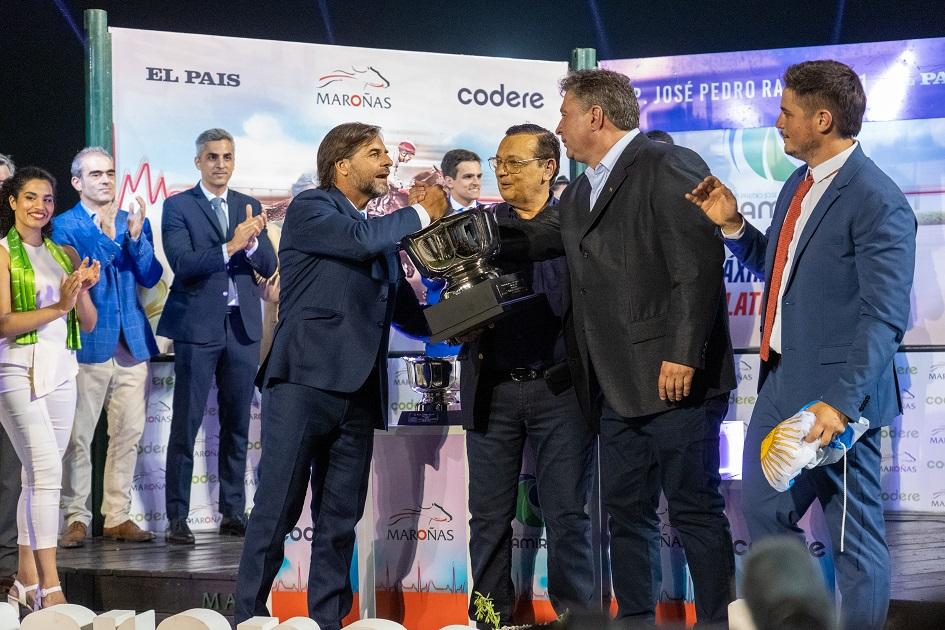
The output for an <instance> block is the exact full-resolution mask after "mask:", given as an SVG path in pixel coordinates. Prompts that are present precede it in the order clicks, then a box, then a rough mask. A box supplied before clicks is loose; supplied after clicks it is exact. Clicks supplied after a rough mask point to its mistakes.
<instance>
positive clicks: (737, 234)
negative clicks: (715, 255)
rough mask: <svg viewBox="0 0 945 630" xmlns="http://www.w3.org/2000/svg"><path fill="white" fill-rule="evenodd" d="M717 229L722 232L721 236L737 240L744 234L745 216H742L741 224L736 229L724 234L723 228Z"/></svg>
mask: <svg viewBox="0 0 945 630" xmlns="http://www.w3.org/2000/svg"><path fill="white" fill-rule="evenodd" d="M719 231H720V232H722V238H724V239H728V240H730V241H737V240H738V239H740V238H741V237H743V236H745V217H742V224H741V225H740V226H738V229H737V230H735V231H734V232H732V233H731V234H726V233H725V230H723V229H721V228H719Z"/></svg>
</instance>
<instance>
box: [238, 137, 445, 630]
mask: <svg viewBox="0 0 945 630" xmlns="http://www.w3.org/2000/svg"><path fill="white" fill-rule="evenodd" d="M317 162H318V180H319V182H320V183H319V187H318V189H316V190H307V191H305V192H303V193H301V194H299V195H298V196H297V197H296V198H295V199H294V200H293V201H292V204H291V205H290V206H289V208H288V209H287V210H286V219H285V223H284V225H283V230H282V239H281V245H280V248H279V263H280V269H281V276H282V279H281V287H280V296H279V297H280V311H279V321H278V323H277V324H276V330H275V332H274V333H273V341H272V350H271V351H270V353H269V356H268V357H267V358H266V360H265V361H264V362H263V365H262V367H261V368H260V371H259V375H258V376H257V379H256V382H257V385H259V387H260V389H261V390H262V413H263V418H262V457H261V459H260V462H259V486H258V487H257V490H256V504H255V507H254V509H253V512H252V515H251V517H250V520H249V526H248V529H247V534H246V545H245V546H244V548H243V556H242V558H241V560H240V568H239V576H238V578H237V584H236V613H235V616H236V622H237V623H240V622H242V621H244V620H246V619H249V618H250V617H253V616H254V615H264V616H268V615H269V612H268V611H267V609H266V599H267V597H268V595H269V590H270V589H271V587H272V582H273V580H274V579H275V576H276V573H277V572H278V570H279V567H280V566H281V564H282V559H283V551H284V543H285V536H286V534H288V533H289V531H290V530H291V529H292V527H294V526H295V524H296V522H297V521H298V518H299V515H300V514H301V512H302V506H303V503H304V501H305V494H306V490H307V488H308V485H309V479H311V486H312V505H311V509H312V523H313V528H314V532H313V537H312V560H311V566H310V569H309V576H310V577H309V584H308V612H309V616H310V617H311V618H312V619H314V620H315V621H317V622H318V624H319V627H321V628H322V630H339V629H340V628H341V620H342V619H343V618H344V617H345V615H347V614H348V611H349V610H350V609H351V603H352V593H351V583H350V580H349V567H350V566H351V560H352V555H353V552H354V538H355V535H354V527H355V525H356V524H357V522H358V520H360V518H361V514H362V512H363V510H364V501H365V497H366V494H367V481H368V472H369V470H370V462H371V453H372V449H373V437H374V429H375V428H378V429H383V428H385V426H386V422H385V409H386V407H387V345H388V339H389V335H390V324H391V321H394V322H395V323H397V324H398V325H399V326H400V327H402V328H403V329H404V331H405V332H407V333H409V334H414V335H421V334H429V330H428V329H427V327H426V323H425V321H424V318H423V316H422V313H421V311H420V307H419V304H418V302H417V298H416V296H415V294H414V292H413V291H412V290H411V288H410V286H409V285H408V284H407V281H406V279H405V278H404V273H403V270H402V268H401V266H400V259H399V257H398V254H397V244H398V242H399V241H400V240H401V239H402V238H403V237H404V236H406V235H407V234H411V233H413V232H416V231H417V230H420V229H421V228H423V227H426V226H427V225H429V223H430V222H431V221H434V220H436V219H438V218H440V217H441V216H443V214H444V213H445V212H446V209H447V201H446V195H445V193H444V192H443V190H442V189H441V188H440V187H439V186H432V187H423V186H419V187H417V189H415V190H413V191H412V195H411V198H412V199H413V198H416V199H422V201H423V205H419V204H416V205H413V206H408V207H404V208H401V209H399V210H395V211H394V212H391V213H389V214H386V215H383V216H378V217H372V218H371V219H370V220H368V219H367V218H366V213H365V211H364V208H365V207H366V206H367V203H368V202H369V201H370V200H371V199H375V198H377V197H380V196H382V195H385V194H386V193H387V192H388V183H387V182H388V175H389V174H390V168H391V165H392V162H391V159H390V156H389V155H388V154H387V149H386V148H385V147H384V139H383V138H382V137H381V133H380V128H378V127H375V126H373V125H365V124H362V123H345V124H342V125H338V126H337V127H335V128H334V129H332V130H331V131H329V132H328V134H327V135H326V136H325V138H324V140H322V143H321V145H320V146H319V148H318V158H317Z"/></svg>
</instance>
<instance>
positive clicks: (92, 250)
mask: <svg viewBox="0 0 945 630" xmlns="http://www.w3.org/2000/svg"><path fill="white" fill-rule="evenodd" d="M53 240H54V241H56V242H57V243H59V244H60V245H71V246H72V247H73V248H75V250H76V252H78V254H79V258H86V257H88V259H89V260H90V261H91V260H97V261H99V263H100V264H101V265H102V272H101V277H100V278H99V281H98V283H97V284H96V285H95V286H94V287H92V288H91V290H90V291H89V293H90V294H91V296H92V302H94V303H95V308H96V309H97V310H98V322H97V323H96V324H95V330H93V331H92V332H88V333H87V332H83V333H82V347H81V348H80V349H79V352H78V359H79V362H80V363H102V362H104V361H108V360H109V359H111V358H112V357H113V356H114V355H115V348H116V346H117V345H118V339H119V336H122V337H124V339H125V344H126V345H127V346H128V350H129V351H130V352H131V354H132V356H134V358H135V359H137V360H138V361H147V360H148V359H150V358H151V356H152V355H154V354H157V352H158V349H157V344H155V342H154V333H152V332H151V324H150V323H148V317H147V315H146V314H145V312H144V309H143V308H142V306H141V302H140V301H139V300H138V285H139V284H140V285H141V286H143V287H145V288H148V289H150V288H151V287H153V286H154V285H156V284H157V283H158V281H159V280H160V279H161V274H162V273H163V272H164V269H163V267H161V263H160V262H159V261H158V259H157V257H156V256H155V255H154V240H153V237H152V236H151V223H150V221H148V220H147V219H145V220H144V226H143V227H142V228H141V234H140V235H139V236H138V240H137V241H135V240H132V238H131V237H130V236H128V213H127V212H125V211H124V210H119V211H118V214H117V215H116V216H115V240H112V239H110V238H108V237H107V236H105V235H104V234H103V233H102V231H101V230H100V229H98V226H96V225H95V222H94V221H93V220H92V217H90V216H89V213H88V211H87V210H86V209H85V207H84V206H83V205H82V204H81V203H77V204H76V205H75V206H74V207H73V208H72V209H71V210H67V211H66V212H63V213H62V214H60V215H59V216H57V217H56V218H55V219H53Z"/></svg>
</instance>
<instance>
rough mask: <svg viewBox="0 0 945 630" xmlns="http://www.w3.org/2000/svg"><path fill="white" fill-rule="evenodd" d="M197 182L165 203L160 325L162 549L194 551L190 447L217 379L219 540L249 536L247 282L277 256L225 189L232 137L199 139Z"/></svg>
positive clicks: (251, 285) (254, 348)
mask: <svg viewBox="0 0 945 630" xmlns="http://www.w3.org/2000/svg"><path fill="white" fill-rule="evenodd" d="M196 145H197V156H196V157H195V158H194V164H195V165H196V166H197V169H198V170H199V171H200V182H199V183H198V184H197V185H196V186H194V187H193V188H191V189H190V190H187V191H184V192H182V193H179V194H177V195H174V196H172V197H169V198H168V199H167V201H165V202H164V212H163V216H162V218H161V234H162V235H163V237H164V253H165V255H166V256H167V261H168V263H170V265H171V269H172V270H173V271H174V282H173V284H172V285H171V291H170V295H169V296H168V298H167V302H166V303H165V304H164V312H163V313H162V314H161V320H160V322H158V329H157V332H158V334H159V335H164V336H165V337H170V338H171V339H173V340H174V377H175V378H174V380H175V386H174V403H173V405H174V417H173V420H172V421H171V435H170V439H169V441H168V445H167V487H166V489H165V498H166V503H167V519H168V530H167V534H166V538H167V541H168V542H170V543H176V544H193V543H194V536H193V534H192V533H191V531H190V527H188V525H187V516H188V514H189V512H190V485H191V478H192V476H193V469H194V442H195V441H196V439H197V429H199V428H200V423H201V422H203V413H204V408H205V406H206V403H207V394H209V392H210V385H211V383H212V381H213V378H214V376H216V380H217V387H218V393H217V401H218V403H219V409H220V454H219V458H220V460H219V476H220V502H219V510H220V514H221V515H222V517H223V520H222V521H221V523H220V533H221V534H230V535H235V536H242V535H244V533H245V531H246V526H245V517H244V512H245V510H246V495H245V492H244V483H245V482H244V478H245V473H246V446H247V443H248V440H249V410H250V405H251V404H252V399H253V375H254V374H255V373H256V368H257V367H258V365H259V338H260V336H261V335H262V307H261V306H260V302H259V289H258V287H257V286H256V280H255V277H254V272H255V273H256V274H258V276H259V277H262V278H268V277H269V276H271V275H272V274H273V273H275V271H276V255H275V252H274V251H273V249H272V244H271V243H270V242H269V238H268V237H267V236H266V216H265V215H264V214H263V213H262V209H261V207H260V205H259V201H257V200H256V199H253V198H252V197H249V196H247V195H244V194H242V193H238V192H236V191H235V190H231V189H229V188H228V184H229V181H230V177H231V176H232V175H233V168H234V166H235V164H236V153H235V149H234V146H233V136H231V135H230V134H229V133H227V132H226V131H224V130H223V129H208V130H207V131H204V132H203V133H201V134H200V135H199V136H198V137H197V141H196Z"/></svg>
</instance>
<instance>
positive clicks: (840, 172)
mask: <svg viewBox="0 0 945 630" xmlns="http://www.w3.org/2000/svg"><path fill="white" fill-rule="evenodd" d="M784 86H785V88H784V93H783V94H782V96H781V113H780V115H779V116H778V120H777V123H776V126H777V128H778V130H779V131H780V132H781V136H782V137H783V139H784V152H785V153H787V154H788V155H790V156H792V157H794V158H797V159H799V160H803V161H804V162H805V164H804V165H803V166H801V167H800V168H798V169H797V170H796V171H795V172H794V174H793V175H791V177H790V178H788V180H787V181H786V182H785V183H784V187H783V188H782V189H781V194H780V195H779V197H778V201H777V204H776V205H775V210H774V217H773V218H772V221H771V227H770V228H768V231H767V232H766V233H764V234H762V233H761V232H760V231H759V230H757V229H756V228H755V227H754V226H752V225H751V224H750V223H748V222H747V221H746V220H745V219H744V217H743V216H742V215H741V214H740V213H739V212H738V207H737V202H736V200H735V196H734V195H733V194H732V193H731V191H730V190H729V189H728V188H726V187H725V186H724V185H723V184H722V183H721V182H720V181H719V180H718V179H716V178H714V177H710V178H707V179H705V180H704V181H703V182H702V183H701V184H700V185H699V186H698V187H697V188H696V189H695V190H693V191H692V194H691V195H689V196H688V197H689V198H690V199H691V200H692V201H693V202H694V203H696V204H698V205H699V206H700V207H701V208H702V209H703V210H704V211H705V213H706V215H707V216H708V217H709V218H710V219H711V220H712V221H714V222H715V223H716V224H717V225H719V226H720V227H721V230H722V235H723V236H724V237H725V243H726V245H728V248H729V249H730V250H731V251H732V253H733V254H735V256H736V257H737V258H738V259H739V260H740V261H741V262H742V263H743V264H744V265H745V266H746V267H748V268H749V269H750V270H751V271H752V273H755V274H757V275H759V276H764V277H765V278H766V282H765V293H764V297H765V299H764V302H763V308H762V312H763V313H764V318H763V322H762V333H761V347H760V354H761V374H760V378H759V381H758V386H759V388H760V390H759V394H758V400H757V402H756V403H755V407H754V409H753V410H752V414H751V424H749V426H748V433H747V435H746V436H745V451H744V465H743V467H742V471H743V481H742V491H743V505H742V510H743V512H744V514H745V520H746V521H747V523H748V530H749V532H750V534H751V537H752V540H754V541H758V540H760V539H762V538H764V537H766V536H771V535H775V534H781V533H790V532H794V533H797V532H799V531H800V530H799V528H798V526H797V521H798V519H800V518H801V517H802V516H803V515H804V513H805V512H807V509H808V507H809V506H810V504H811V503H813V501H814V500H815V499H816V500H818V501H820V503H821V506H822V507H823V510H824V516H825V517H826V519H827V524H828V527H829V530H830V536H831V542H832V543H833V560H834V565H835V566H836V575H837V583H838V585H839V587H840V594H841V595H842V596H843V610H842V615H843V627H845V628H864V629H880V628H882V627H883V626H884V625H885V620H886V612H887V609H888V607H889V580H890V577H889V550H888V548H887V547H886V540H885V521H884V520H883V501H882V497H881V494H882V492H881V490H882V488H881V486H880V461H881V459H882V457H881V453H880V428H881V427H883V426H886V425H888V424H889V423H890V422H891V421H892V419H893V418H895V417H896V416H898V415H900V414H901V413H902V403H901V401H900V397H899V383H898V380H897V377H896V368H895V366H894V364H893V359H894V357H895V354H896V351H897V349H898V348H899V344H900V343H901V342H902V338H903V335H904V334H905V331H906V328H907V326H908V324H909V304H910V293H911V290H912V275H913V271H914V269H915V237H916V229H917V227H916V217H915V214H914V213H913V211H912V209H911V208H910V207H909V203H908V202H907V201H906V198H905V196H904V195H903V194H902V191H900V190H899V187H898V186H897V185H896V184H895V182H893V181H892V179H890V178H889V176H888V175H886V174H885V173H884V172H883V171H881V170H880V169H879V167H877V166H876V164H874V163H873V161H872V160H870V159H869V158H867V157H866V155H865V154H864V153H863V149H862V148H861V147H860V145H859V143H858V142H857V141H856V136H857V134H858V133H859V132H860V128H861V126H862V124H863V114H864V112H865V111H866V94H865V92H864V91H863V85H862V83H860V78H859V77H858V76H857V74H856V72H854V71H853V69H852V68H850V67H848V66H846V65H844V64H842V63H839V62H836V61H807V62H804V63H799V64H796V65H793V66H791V67H789V68H788V69H787V71H786V72H785V74H784ZM810 401H816V403H815V404H813V405H812V406H810V407H809V408H808V411H810V412H811V413H813V414H815V416H816V421H815V423H814V427H813V428H812V429H811V431H810V433H809V434H808V435H807V436H806V437H805V440H806V441H807V442H814V441H818V440H819V441H820V443H821V444H822V445H824V446H826V445H827V444H828V443H829V442H830V440H831V439H833V438H834V437H835V436H836V435H838V434H839V433H841V432H842V431H844V429H845V427H846V424H847V422H849V421H850V420H854V421H856V420H859V419H860V418H861V417H863V418H866V419H867V420H869V426H870V428H869V430H868V431H867V432H866V433H865V434H864V435H863V436H862V437H861V438H860V439H859V440H858V441H857V442H856V443H854V445H853V447H852V448H851V449H850V452H849V453H848V454H847V455H846V457H845V459H844V461H841V462H837V463H835V464H833V465H828V466H818V467H816V468H813V469H811V470H805V471H802V472H801V475H800V476H799V477H798V478H797V479H796V480H795V483H794V485H793V486H792V487H791V488H790V490H788V491H787V492H783V493H781V492H778V491H777V490H775V489H774V488H772V487H771V485H770V484H769V483H768V482H767V480H766V479H765V477H764V474H763V472H762V470H761V461H760V453H761V445H762V440H764V439H765V437H766V436H767V435H768V433H769V432H770V430H771V429H772V428H774V426H775V425H777V424H778V423H780V422H781V421H782V420H784V419H786V418H789V417H791V416H793V415H794V414H795V413H797V411H798V410H799V409H800V408H801V407H802V406H804V405H806V404H807V403H809V402H810ZM844 530H846V531H845V533H846V536H844ZM844 539H845V540H844Z"/></svg>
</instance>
